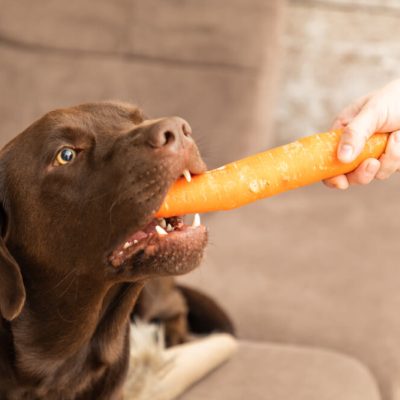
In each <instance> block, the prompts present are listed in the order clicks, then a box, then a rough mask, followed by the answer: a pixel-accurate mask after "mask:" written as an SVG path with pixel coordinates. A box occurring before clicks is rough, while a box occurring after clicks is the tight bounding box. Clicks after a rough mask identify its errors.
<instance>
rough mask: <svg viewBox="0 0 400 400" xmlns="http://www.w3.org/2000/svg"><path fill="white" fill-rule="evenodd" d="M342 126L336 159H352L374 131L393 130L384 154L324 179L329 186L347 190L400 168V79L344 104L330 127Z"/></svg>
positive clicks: (346, 160)
mask: <svg viewBox="0 0 400 400" xmlns="http://www.w3.org/2000/svg"><path fill="white" fill-rule="evenodd" d="M334 129H343V135H342V137H341V139H340V143H339V147H338V158H339V160H340V161H342V162H344V163H348V162H351V161H353V160H354V159H355V158H356V157H357V156H358V155H359V154H360V152H361V151H362V149H363V148H364V145H365V143H366V141H367V140H368V138H369V137H370V136H372V135H373V134H374V133H375V132H392V133H391V134H390V136H389V139H388V143H387V146H386V149H385V152H384V154H383V155H382V156H381V157H380V158H379V160H377V159H375V158H368V159H367V160H364V161H363V162H362V163H361V164H360V165H359V166H358V167H357V168H356V169H355V170H354V171H353V172H350V173H348V174H346V175H338V176H335V177H333V178H330V179H326V180H324V183H325V185H327V186H328V187H332V188H338V189H347V188H348V187H349V186H350V185H354V184H360V185H365V184H368V183H370V182H371V181H372V180H373V179H374V178H376V179H387V178H389V176H390V175H392V173H393V172H395V171H398V170H400V79H399V80H396V81H393V82H391V83H389V84H388V85H386V86H384V87H383V88H382V89H379V90H377V91H375V92H372V93H370V94H368V95H366V96H364V97H361V98H360V99H358V100H356V101H355V102H353V103H351V104H350V105H349V106H347V107H346V108H345V109H344V110H343V111H342V112H341V113H340V114H339V116H338V117H337V118H336V120H335V122H334V123H333V126H332V130H334Z"/></svg>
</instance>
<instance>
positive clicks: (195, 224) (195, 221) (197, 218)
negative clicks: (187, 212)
mask: <svg viewBox="0 0 400 400" xmlns="http://www.w3.org/2000/svg"><path fill="white" fill-rule="evenodd" d="M200 225H201V220H200V214H194V219H193V223H192V227H193V228H197V227H198V226H200Z"/></svg>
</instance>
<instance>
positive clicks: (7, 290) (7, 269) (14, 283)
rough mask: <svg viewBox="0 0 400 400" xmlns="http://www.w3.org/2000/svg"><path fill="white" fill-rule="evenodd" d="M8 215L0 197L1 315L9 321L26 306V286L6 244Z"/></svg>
mask: <svg viewBox="0 0 400 400" xmlns="http://www.w3.org/2000/svg"><path fill="white" fill-rule="evenodd" d="M7 224H8V221H7V214H6V211H5V207H4V201H3V199H1V197H0V315H2V316H3V317H4V318H5V319H7V320H8V321H11V320H13V319H14V318H16V317H18V315H19V314H20V312H21V310H22V307H23V306H24V304H25V297H26V293H25V286H24V283H23V279H22V274H21V270H20V268H19V265H18V264H17V262H16V261H15V259H14V258H13V256H12V255H11V254H10V252H9V251H8V249H7V247H6V244H5V236H6V232H7Z"/></svg>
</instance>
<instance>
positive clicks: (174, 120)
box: [146, 117, 192, 151]
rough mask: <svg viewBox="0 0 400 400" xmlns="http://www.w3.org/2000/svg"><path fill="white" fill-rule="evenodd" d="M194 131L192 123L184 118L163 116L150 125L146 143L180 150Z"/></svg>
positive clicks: (156, 146)
mask: <svg viewBox="0 0 400 400" xmlns="http://www.w3.org/2000/svg"><path fill="white" fill-rule="evenodd" d="M191 133H192V131H191V128H190V125H189V124H188V123H187V122H186V121H185V120H184V119H182V118H179V117H169V118H163V119H161V120H159V121H157V122H156V123H154V124H153V125H151V126H149V127H148V129H147V132H146V143H147V144H148V145H149V146H150V147H153V148H155V149H159V148H165V149H167V148H168V150H172V151H178V150H179V149H180V148H181V147H182V144H183V142H184V140H185V139H186V138H187V137H188V136H190V135H191Z"/></svg>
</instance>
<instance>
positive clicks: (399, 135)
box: [394, 132, 400, 143]
mask: <svg viewBox="0 0 400 400" xmlns="http://www.w3.org/2000/svg"><path fill="white" fill-rule="evenodd" d="M394 141H395V142H396V143H400V132H396V133H395V134H394Z"/></svg>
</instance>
